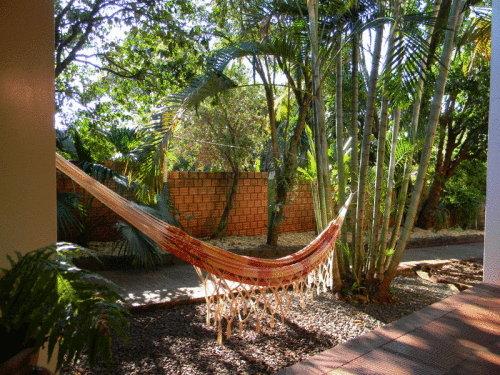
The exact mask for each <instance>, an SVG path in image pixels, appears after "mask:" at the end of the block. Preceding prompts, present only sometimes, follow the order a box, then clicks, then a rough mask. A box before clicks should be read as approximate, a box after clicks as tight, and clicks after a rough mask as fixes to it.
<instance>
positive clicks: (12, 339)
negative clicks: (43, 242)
mask: <svg viewBox="0 0 500 375" xmlns="http://www.w3.org/2000/svg"><path fill="white" fill-rule="evenodd" d="M83 253H85V254H86V255H89V251H88V250H86V249H84V248H81V247H79V246H76V245H71V244H67V243H58V244H56V245H53V246H49V247H45V248H42V249H39V250H35V251H33V252H30V253H27V254H25V255H20V254H17V259H15V260H14V259H12V258H10V257H9V261H10V263H11V268H10V269H8V270H1V271H0V373H2V374H4V373H13V374H14V373H15V374H22V373H30V371H31V369H32V365H33V364H34V363H36V358H37V355H38V351H39V349H40V348H41V347H42V346H44V345H47V348H48V356H49V359H50V358H51V357H52V355H53V353H54V348H55V347H56V344H58V350H57V368H58V369H59V368H61V367H62V366H63V365H66V364H69V363H73V362H75V361H76V360H78V359H79V358H80V357H81V356H82V354H84V353H85V355H86V356H87V357H88V360H89V362H90V363H91V364H92V363H95V362H96V361H97V360H104V361H106V360H109V359H110V357H111V340H112V337H120V336H121V337H124V336H125V332H126V328H127V324H128V319H127V311H126V308H125V307H124V305H123V303H122V301H121V298H120V296H119V294H118V293H117V291H116V289H117V288H116V286H114V284H112V283H111V282H110V281H108V280H106V279H104V278H102V277H101V276H99V275H96V274H93V273H91V272H88V271H85V270H82V269H80V268H78V267H76V266H75V265H74V263H73V259H74V257H75V256H80V255H82V254H83Z"/></svg>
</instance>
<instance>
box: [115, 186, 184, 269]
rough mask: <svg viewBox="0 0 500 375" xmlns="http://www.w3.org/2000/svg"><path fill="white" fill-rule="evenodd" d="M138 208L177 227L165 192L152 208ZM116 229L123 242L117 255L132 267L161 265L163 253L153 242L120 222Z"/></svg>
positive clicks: (172, 208) (159, 196) (142, 206)
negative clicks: (125, 259) (126, 260)
mask: <svg viewBox="0 0 500 375" xmlns="http://www.w3.org/2000/svg"><path fill="white" fill-rule="evenodd" d="M140 208H141V209H142V210H144V211H146V212H147V213H149V214H151V215H153V216H155V217H157V218H158V219H160V220H162V221H164V222H166V223H169V224H171V225H178V223H177V220H176V219H175V217H174V215H173V210H174V207H173V206H172V205H171V203H170V199H169V198H168V192H166V191H164V192H163V193H162V194H159V195H158V197H157V203H156V204H155V205H154V206H144V205H141V206H140ZM116 229H117V230H118V232H119V233H120V235H121V236H122V238H123V239H124V240H125V243H124V244H123V245H122V246H121V247H120V248H119V250H118V255H121V256H125V257H127V258H128V259H129V260H130V265H131V266H132V267H137V268H154V267H156V266H158V265H160V264H161V262H162V257H161V256H162V254H164V252H163V251H162V250H161V249H160V248H159V247H158V245H156V244H155V243H154V241H152V240H151V239H149V238H148V237H146V236H145V235H144V234H143V233H142V232H141V231H139V230H137V229H136V228H134V227H133V226H131V225H129V224H127V223H125V222H122V221H120V222H118V223H117V224H116Z"/></svg>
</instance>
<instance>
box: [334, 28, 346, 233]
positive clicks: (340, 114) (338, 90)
mask: <svg viewBox="0 0 500 375" xmlns="http://www.w3.org/2000/svg"><path fill="white" fill-rule="evenodd" d="M337 44H338V46H339V52H338V55H337V61H336V62H335V76H336V77H335V78H336V82H335V111H336V113H335V115H336V116H335V133H336V134H335V135H336V137H337V140H336V143H337V171H338V172H337V173H338V187H337V188H338V202H337V203H338V206H339V207H340V206H341V205H343V204H344V202H345V171H344V110H343V108H342V98H343V92H342V50H341V49H340V48H341V45H342V35H341V34H340V33H339V36H338V40H337ZM342 240H343V241H344V242H346V240H347V237H346V234H345V232H343V233H342Z"/></svg>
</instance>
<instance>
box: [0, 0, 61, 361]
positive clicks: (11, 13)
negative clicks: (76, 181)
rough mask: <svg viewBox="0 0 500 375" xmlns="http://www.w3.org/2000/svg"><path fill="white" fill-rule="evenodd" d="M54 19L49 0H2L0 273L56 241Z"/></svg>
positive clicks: (0, 46)
mask: <svg viewBox="0 0 500 375" xmlns="http://www.w3.org/2000/svg"><path fill="white" fill-rule="evenodd" d="M53 19H54V13H53V2H52V1H50V0H37V1H32V0H16V1H9V0H0V267H7V266H8V262H7V260H6V255H7V254H10V255H13V253H14V252H19V253H22V254H24V253H27V252H29V251H31V250H35V249H37V248H40V247H43V246H46V245H49V244H52V243H54V242H55V241H56V180H55V158H54V151H55V136H54V108H55V104H54V61H53V58H54V28H53ZM39 358H40V360H39V364H40V365H43V366H47V367H48V368H49V369H51V370H54V369H55V361H52V362H51V363H47V361H46V359H47V357H46V351H45V350H42V353H41V354H40V357H39Z"/></svg>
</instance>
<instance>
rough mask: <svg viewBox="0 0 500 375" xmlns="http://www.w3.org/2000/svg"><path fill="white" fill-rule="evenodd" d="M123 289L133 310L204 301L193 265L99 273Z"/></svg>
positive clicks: (462, 254) (417, 257)
mask: <svg viewBox="0 0 500 375" xmlns="http://www.w3.org/2000/svg"><path fill="white" fill-rule="evenodd" d="M482 256H483V244H482V243H471V244H460V245H448V246H436V247H423V248H412V249H407V250H406V253H405V256H404V258H403V261H404V262H411V261H424V260H445V259H467V258H482ZM100 274H102V275H103V276H104V277H106V278H108V279H109V280H111V281H113V282H114V283H116V284H117V285H118V286H119V287H121V288H122V295H123V297H124V299H125V301H126V302H127V303H128V304H130V305H131V306H134V307H139V306H145V305H149V304H157V303H165V304H173V303H182V302H185V301H187V300H192V299H198V300H200V301H201V300H203V299H204V296H205V290H204V288H203V287H202V285H201V283H200V281H199V279H198V276H197V274H196V272H195V270H194V268H193V267H192V266H189V265H178V266H170V267H163V268H160V269H158V270H155V271H133V270H127V271H100Z"/></svg>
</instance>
